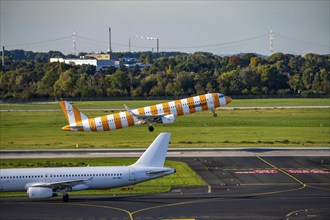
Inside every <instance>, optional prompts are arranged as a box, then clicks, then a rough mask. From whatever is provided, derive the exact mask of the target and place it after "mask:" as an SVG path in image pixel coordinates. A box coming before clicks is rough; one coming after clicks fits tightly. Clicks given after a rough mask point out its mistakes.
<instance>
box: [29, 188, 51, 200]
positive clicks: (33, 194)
mask: <svg viewBox="0 0 330 220" xmlns="http://www.w3.org/2000/svg"><path fill="white" fill-rule="evenodd" d="M27 194H28V198H29V199H48V198H52V197H54V196H56V193H53V189H52V188H47V187H29V188H28V189H27Z"/></svg>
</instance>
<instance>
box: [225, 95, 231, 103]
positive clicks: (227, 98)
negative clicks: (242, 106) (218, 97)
mask: <svg viewBox="0 0 330 220" xmlns="http://www.w3.org/2000/svg"><path fill="white" fill-rule="evenodd" d="M230 102H231V98H230V97H229V96H226V104H229V103H230Z"/></svg>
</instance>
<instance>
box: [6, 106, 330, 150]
mask: <svg viewBox="0 0 330 220" xmlns="http://www.w3.org/2000/svg"><path fill="white" fill-rule="evenodd" d="M280 100H282V101H283V103H281V102H280ZM284 100H287V99H278V100H277V99H276V100H273V103H276V105H281V104H282V105H283V106H284V105H286V104H288V102H287V101H284ZM316 101H317V102H316ZM328 101H329V100H328V99H315V100H314V99H292V100H291V102H290V103H293V104H294V105H298V106H299V105H301V106H306V105H307V103H314V105H326V104H327V102H328ZM118 102H120V103H121V104H122V103H123V101H115V102H106V103H108V106H106V103H105V102H102V103H103V107H104V108H105V107H118ZM137 102H138V104H139V105H138V104H137ZM149 102H151V101H126V102H125V103H126V104H128V105H129V106H132V107H137V106H135V105H138V106H143V105H146V104H147V103H149ZM152 102H153V103H155V101H152ZM237 102H238V103H240V104H241V105H240V106H244V103H245V104H247V103H251V105H252V106H271V104H270V103H271V101H270V100H269V99H266V100H250V102H247V100H237ZM91 103H92V104H93V105H91ZM91 103H90V102H81V103H77V106H78V104H80V105H79V107H83V108H92V107H95V106H98V107H101V106H100V103H98V104H95V105H94V103H96V102H91ZM234 103H235V101H233V104H234ZM262 103H263V104H262ZM3 106H4V105H1V107H2V108H3ZM5 106H6V108H8V106H11V105H5ZM15 106H16V105H15ZM19 106H20V108H24V109H25V108H28V107H27V106H30V105H19ZM36 106H43V105H36ZM52 106H53V107H54V108H57V109H59V106H58V104H56V105H55V104H53V105H52ZM230 106H233V105H232V104H230ZM84 113H85V114H86V115H88V116H91V117H95V116H100V115H105V114H111V113H112V111H99V110H95V111H84ZM217 113H218V117H217V118H214V117H213V116H212V113H211V112H210V111H207V112H203V113H197V114H192V115H187V116H182V117H178V118H177V121H176V123H174V124H169V125H163V124H155V125H154V127H155V131H154V132H153V133H150V132H149V131H148V129H147V126H146V125H141V126H135V127H131V128H126V129H119V130H115V131H110V132H96V133H94V132H85V133H84V132H81V133H76V132H63V131H61V128H62V127H63V126H64V125H67V124H68V122H67V121H66V119H65V117H64V115H63V113H62V112H61V111H2V112H0V115H1V124H0V131H1V140H0V141H1V149H2V150H5V149H56V148H63V149H70V148H75V147H76V144H78V146H79V148H126V147H127V148H128V147H141V148H145V147H147V146H148V145H149V144H150V143H151V142H152V141H153V139H154V138H156V136H157V135H158V134H159V133H160V132H171V133H172V138H171V144H170V147H217V148H220V147H282V146H284V147H291V146H292V147H304V146H306V147H320V146H321V147H324V146H329V142H330V140H329V135H330V134H329V124H330V122H329V120H330V119H329V117H330V115H329V114H330V113H329V108H326V109H262V110H258V109H249V110H247V109H235V110H228V109H226V110H217ZM128 137H129V138H128Z"/></svg>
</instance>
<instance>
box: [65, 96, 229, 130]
mask: <svg viewBox="0 0 330 220" xmlns="http://www.w3.org/2000/svg"><path fill="white" fill-rule="evenodd" d="M230 102H231V98H230V97H228V96H224V95H223V94H221V93H208V94H204V95H199V96H194V97H190V98H185V99H180V100H175V101H171V102H165V103H162V104H157V105H151V106H146V107H143V108H138V109H132V110H131V109H130V108H128V107H127V106H126V105H124V106H125V108H126V110H127V111H124V112H119V113H115V114H111V115H105V116H101V117H96V118H88V117H87V116H86V115H85V114H83V113H82V112H80V111H79V110H78V109H77V108H75V107H74V106H73V105H72V104H71V103H70V102H67V101H62V102H60V106H61V108H62V111H63V112H64V115H65V117H66V119H67V120H68V121H69V123H70V124H69V125H67V126H64V127H63V128H62V130H63V131H111V130H116V129H119V128H127V127H130V126H134V125H141V124H149V131H151V132H152V131H154V127H153V126H152V124H153V123H163V124H170V123H174V122H175V117H177V116H181V115H188V114H192V113H196V112H201V111H206V110H211V111H212V112H213V116H214V117H217V114H216V113H215V111H214V110H215V109H216V108H219V107H223V106H225V105H226V104H228V103H230Z"/></svg>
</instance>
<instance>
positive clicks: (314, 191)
mask: <svg viewBox="0 0 330 220" xmlns="http://www.w3.org/2000/svg"><path fill="white" fill-rule="evenodd" d="M170 159H173V160H180V161H184V162H186V163H188V164H189V165H190V167H191V168H192V169H194V170H195V171H196V172H197V174H198V175H199V176H201V177H202V178H203V179H204V180H205V182H206V183H207V186H206V187H199V188H189V187H188V188H185V187H183V188H173V189H172V192H169V193H162V194H152V195H125V196H118V195H102V196H71V199H70V201H69V202H68V203H63V202H62V201H61V198H60V197H58V198H53V199H50V200H28V199H27V198H22V197H16V198H0V219H1V220H4V219H330V157H329V156H328V155H324V156H318V157H309V156H304V157H292V156H274V157H271V156H268V157H264V156H259V155H256V156H253V157H252V156H251V157H190V158H189V157H182V158H178V157H176V158H170Z"/></svg>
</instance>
